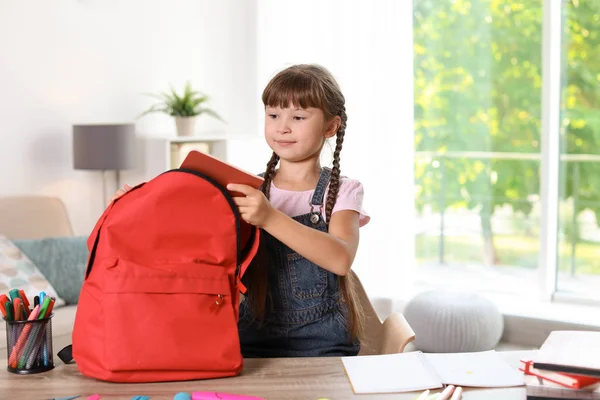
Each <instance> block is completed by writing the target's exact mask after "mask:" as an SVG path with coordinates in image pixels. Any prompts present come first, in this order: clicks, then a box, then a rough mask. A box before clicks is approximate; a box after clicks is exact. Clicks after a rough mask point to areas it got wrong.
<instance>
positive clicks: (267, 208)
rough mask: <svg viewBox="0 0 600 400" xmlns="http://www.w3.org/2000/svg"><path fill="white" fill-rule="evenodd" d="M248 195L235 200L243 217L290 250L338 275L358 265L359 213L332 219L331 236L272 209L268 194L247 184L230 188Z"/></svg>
mask: <svg viewBox="0 0 600 400" xmlns="http://www.w3.org/2000/svg"><path fill="white" fill-rule="evenodd" d="M227 188H228V189H229V190H234V191H236V192H240V193H243V194H245V195H246V196H245V197H235V198H234V201H235V203H236V204H237V206H238V209H239V211H240V214H241V216H242V218H243V219H244V220H245V221H246V222H248V223H250V224H252V225H256V226H259V227H261V228H263V229H264V230H265V231H267V232H268V233H270V234H271V235H273V236H274V237H275V238H277V239H278V240H279V241H281V242H282V243H284V244H285V245H286V246H288V247H289V248H290V249H292V250H294V251H295V252H297V253H298V254H300V255H301V256H302V257H304V258H306V259H307V260H309V261H312V262H313V263H315V264H317V265H318V266H320V267H321V268H324V269H326V270H328V271H331V272H333V273H334V274H336V275H346V274H347V273H348V272H349V271H350V267H351V266H352V263H353V262H354V257H355V256H356V250H357V249H358V241H359V233H358V232H359V226H358V218H359V214H358V213H357V212H356V211H352V210H344V211H338V212H336V213H335V214H333V215H332V216H331V221H330V222H329V233H325V232H321V231H318V230H316V229H313V228H310V227H308V226H305V225H302V224H301V223H299V222H298V221H295V220H294V219H292V218H290V217H288V216H287V215H285V214H284V213H282V212H281V211H279V210H276V209H275V208H273V207H272V206H271V204H270V203H269V201H268V200H267V199H266V197H265V196H264V194H263V193H262V192H261V191H259V190H256V189H254V188H252V187H250V186H246V185H228V186H227Z"/></svg>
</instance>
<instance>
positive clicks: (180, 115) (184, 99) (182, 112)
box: [138, 82, 225, 136]
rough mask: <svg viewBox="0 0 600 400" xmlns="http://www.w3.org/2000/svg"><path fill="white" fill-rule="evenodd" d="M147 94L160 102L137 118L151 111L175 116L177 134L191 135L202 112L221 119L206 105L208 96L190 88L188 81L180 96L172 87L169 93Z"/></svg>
mask: <svg viewBox="0 0 600 400" xmlns="http://www.w3.org/2000/svg"><path fill="white" fill-rule="evenodd" d="M149 96H152V97H155V98H157V99H159V100H160V102H159V103H157V104H154V105H153V106H151V107H150V108H149V109H147V110H146V111H144V112H143V113H141V114H140V115H139V116H138V118H141V117H143V116H144V115H146V114H150V113H153V112H163V113H166V114H169V115H170V116H172V117H175V125H176V127H177V135H178V136H192V135H193V134H194V128H195V126H196V120H197V118H198V117H199V116H200V115H202V114H206V115H210V116H211V117H213V118H216V119H218V120H220V121H223V119H222V118H221V117H220V116H219V115H218V114H217V113H216V112H214V111H213V110H211V109H210V108H208V107H206V103H207V102H208V100H209V97H208V96H207V95H205V94H203V93H200V92H197V91H194V90H192V86H191V84H190V83H189V82H186V84H185V90H184V92H183V95H181V96H180V95H178V94H177V92H176V91H175V89H173V88H172V87H171V92H170V93H160V94H149ZM223 122H225V121H223Z"/></svg>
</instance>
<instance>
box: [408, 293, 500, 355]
mask: <svg viewBox="0 0 600 400" xmlns="http://www.w3.org/2000/svg"><path fill="white" fill-rule="evenodd" d="M404 316H405V317H406V320H407V321H408V323H409V324H410V326H411V327H412V328H413V330H414V331H415V335H416V337H415V346H416V347H417V349H419V350H421V351H423V352H428V353H460V352H471V351H484V350H492V349H494V348H495V347H496V346H497V345H498V342H499V341H500V338H501V337H502V333H503V330H504V319H503V317H502V314H501V313H500V312H499V311H498V308H497V307H496V306H495V305H494V304H493V303H492V302H491V301H489V300H487V299H486V298H484V297H483V296H480V295H477V294H475V293H466V292H453V291H447V290H432V291H428V292H423V293H420V294H418V295H417V296H415V297H414V298H413V299H412V300H410V301H409V303H408V304H407V305H406V308H405V310H404Z"/></svg>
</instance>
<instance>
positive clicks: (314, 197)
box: [228, 65, 369, 357]
mask: <svg viewBox="0 0 600 400" xmlns="http://www.w3.org/2000/svg"><path fill="white" fill-rule="evenodd" d="M262 100H263V103H264V106H265V139H266V140H267V144H268V145H269V146H270V147H271V149H272V150H273V155H272V157H271V160H270V161H269V162H268V164H267V168H266V171H265V173H264V175H263V176H264V179H265V182H264V184H263V186H262V187H261V190H256V189H254V188H252V187H250V186H246V185H238V184H231V185H229V186H228V189H230V190H235V191H237V192H241V193H243V194H245V197H236V198H235V202H236V205H237V206H238V208H239V211H240V214H241V216H242V218H243V219H244V220H245V221H246V222H248V223H250V224H252V225H256V226H258V227H260V228H261V232H262V237H261V254H259V255H258V256H257V257H256V259H255V261H254V262H253V265H251V266H250V267H249V268H248V270H247V272H246V275H245V277H244V283H245V284H246V286H247V288H248V292H247V297H246V298H245V299H244V300H243V301H242V303H241V304H240V319H239V323H238V329H239V336H240V343H241V346H242V353H243V355H244V357H297V356H348V355H356V354H357V353H358V351H359V349H360V342H359V339H360V333H361V326H362V323H361V314H360V311H359V307H358V304H357V301H356V300H355V296H354V291H353V282H352V278H351V277H352V275H351V274H349V272H350V268H351V266H352V262H353V260H354V256H355V254H356V250H357V247H358V242H359V227H360V226H363V225H365V224H366V223H367V222H368V221H369V217H368V216H367V215H366V213H365V212H364V211H363V209H362V198H363V188H362V185H361V184H360V182H358V181H356V180H352V179H347V178H345V177H341V176H340V152H341V150H342V143H343V141H344V133H345V131H346V118H347V117H346V109H345V99H344V96H343V95H342V93H341V91H340V88H339V87H338V84H337V83H336V81H335V79H334V78H333V77H332V76H331V75H330V74H329V72H328V71H327V70H325V69H324V68H322V67H320V66H317V65H295V66H292V67H289V68H287V69H285V70H283V71H281V72H280V73H279V74H277V75H276V76H275V77H274V78H273V79H272V80H271V81H270V82H269V84H268V85H267V87H266V88H265V90H264V92H263V95H262ZM334 136H335V137H336V146H335V152H334V155H333V168H332V169H329V168H322V167H321V166H320V162H319V159H320V154H321V150H322V149H323V145H324V144H325V141H326V140H327V139H328V138H332V137H334ZM278 164H279V168H277V165H278Z"/></svg>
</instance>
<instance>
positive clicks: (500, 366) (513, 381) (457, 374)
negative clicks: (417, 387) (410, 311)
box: [423, 350, 524, 388]
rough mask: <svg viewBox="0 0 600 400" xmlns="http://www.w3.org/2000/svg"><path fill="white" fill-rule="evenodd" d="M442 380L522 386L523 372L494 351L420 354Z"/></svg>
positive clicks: (494, 385)
mask: <svg viewBox="0 0 600 400" xmlns="http://www.w3.org/2000/svg"><path fill="white" fill-rule="evenodd" d="M423 356H424V357H425V359H426V360H427V361H428V362H429V364H430V365H431V368H432V369H433V370H435V372H436V373H437V374H438V376H439V377H440V379H441V380H442V383H444V384H447V385H458V386H467V387H469V386H470V387H489V388H491V387H511V386H523V385H524V379H523V374H522V373H521V372H519V371H518V369H516V368H511V367H510V365H508V363H507V362H506V361H504V360H503V359H502V357H500V355H498V354H497V353H496V352H495V351H494V350H490V351H482V352H475V353H440V354H433V353H428V354H423Z"/></svg>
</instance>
